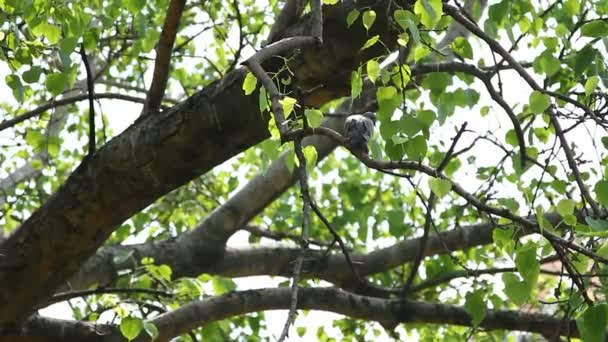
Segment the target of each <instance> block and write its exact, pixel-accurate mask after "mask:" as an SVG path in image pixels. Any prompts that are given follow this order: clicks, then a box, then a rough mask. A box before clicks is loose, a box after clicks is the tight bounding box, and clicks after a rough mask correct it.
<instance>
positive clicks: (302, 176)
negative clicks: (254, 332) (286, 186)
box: [278, 139, 312, 342]
mask: <svg viewBox="0 0 608 342" xmlns="http://www.w3.org/2000/svg"><path fill="white" fill-rule="evenodd" d="M294 150H295V154H296V157H297V158H298V162H299V163H300V166H299V167H298V178H299V180H300V192H301V194H302V238H301V240H302V250H301V251H300V254H299V255H298V258H297V259H296V263H295V265H294V268H293V280H292V283H291V305H290V306H289V313H288V314H287V321H286V322H285V325H284V326H283V331H282V332H281V336H280V337H279V339H278V341H279V342H283V341H284V340H285V338H287V335H288V334H289V327H290V326H291V324H292V323H293V321H294V320H295V317H296V311H297V309H298V289H299V286H298V281H299V279H300V274H301V272H302V264H303V263H304V256H305V255H306V251H307V250H308V238H309V236H310V221H311V213H310V207H311V202H312V201H311V199H310V192H309V191H308V175H307V172H306V157H305V156H304V153H303V152H302V139H297V140H295V141H294Z"/></svg>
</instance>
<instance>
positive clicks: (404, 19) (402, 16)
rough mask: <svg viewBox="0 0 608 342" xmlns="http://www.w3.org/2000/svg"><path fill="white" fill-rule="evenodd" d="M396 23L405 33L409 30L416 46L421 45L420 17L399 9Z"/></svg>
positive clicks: (396, 14) (396, 12) (395, 14)
mask: <svg viewBox="0 0 608 342" xmlns="http://www.w3.org/2000/svg"><path fill="white" fill-rule="evenodd" d="M394 17H395V21H396V22H397V24H399V26H401V28H402V29H403V31H407V30H409V31H410V33H411V34H412V37H413V38H414V41H415V42H416V44H420V32H419V31H418V17H416V15H415V14H414V13H412V12H410V11H406V10H402V9H398V10H396V11H395V13H394Z"/></svg>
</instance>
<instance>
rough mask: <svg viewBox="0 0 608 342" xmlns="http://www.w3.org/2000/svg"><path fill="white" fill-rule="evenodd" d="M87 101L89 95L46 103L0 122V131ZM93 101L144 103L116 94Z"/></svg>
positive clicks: (134, 97) (140, 99) (94, 95)
mask: <svg viewBox="0 0 608 342" xmlns="http://www.w3.org/2000/svg"><path fill="white" fill-rule="evenodd" d="M88 99H89V94H82V95H76V96H70V97H66V98H63V99H61V100H50V101H48V103H47V104H45V105H42V106H40V107H38V108H36V109H33V110H31V111H29V112H27V113H23V114H21V115H19V116H17V117H15V118H12V119H10V120H6V121H2V122H0V131H2V130H5V129H7V128H10V127H13V126H15V125H17V124H20V123H22V122H23V121H25V120H28V119H31V118H34V117H37V116H40V115H42V114H44V113H45V112H46V111H47V110H50V109H53V108H57V107H61V106H65V105H68V104H72V103H76V102H79V101H84V100H88ZM93 99H116V100H123V101H130V102H136V103H144V101H145V99H142V98H141V97H136V96H129V95H123V94H118V93H97V94H93Z"/></svg>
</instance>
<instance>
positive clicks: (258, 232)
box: [242, 224, 330, 247]
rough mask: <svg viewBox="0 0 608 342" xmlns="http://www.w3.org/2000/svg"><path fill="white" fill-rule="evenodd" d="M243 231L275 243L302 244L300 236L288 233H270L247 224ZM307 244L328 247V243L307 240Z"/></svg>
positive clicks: (268, 230)
mask: <svg viewBox="0 0 608 342" xmlns="http://www.w3.org/2000/svg"><path fill="white" fill-rule="evenodd" d="M242 229H243V230H244V231H247V232H249V233H250V234H251V235H255V236H259V237H264V238H267V239H271V240H275V241H281V240H284V239H289V240H293V241H295V242H297V243H302V236H299V235H296V234H289V233H283V232H276V231H271V230H270V229H262V228H259V227H257V226H254V225H251V224H248V225H246V226H244V227H243V228H242ZM308 243H309V244H311V245H317V246H321V247H328V246H330V244H329V243H327V242H324V241H314V240H308Z"/></svg>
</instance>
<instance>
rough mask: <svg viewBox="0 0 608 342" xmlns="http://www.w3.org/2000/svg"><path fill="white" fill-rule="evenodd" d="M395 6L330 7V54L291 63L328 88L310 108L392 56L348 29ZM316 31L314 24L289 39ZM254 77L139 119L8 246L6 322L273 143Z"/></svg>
mask: <svg viewBox="0 0 608 342" xmlns="http://www.w3.org/2000/svg"><path fill="white" fill-rule="evenodd" d="M389 3H391V1H388V0H386V1H378V2H376V1H358V2H356V3H354V2H351V1H346V2H344V3H341V4H339V5H335V6H328V8H327V9H324V11H323V12H324V27H325V28H326V30H324V37H323V41H324V44H323V46H321V47H319V48H312V49H308V50H303V51H301V53H300V54H299V55H298V56H297V57H296V58H294V60H293V65H291V67H292V70H293V71H294V72H295V81H296V82H297V84H298V85H299V86H300V88H302V89H310V88H314V87H316V86H318V85H323V86H322V87H320V88H319V89H318V90H315V91H312V92H310V94H308V95H307V97H306V99H305V101H304V102H305V104H308V105H320V104H322V103H324V102H326V101H327V100H329V99H332V98H335V97H336V96H338V95H339V94H346V93H348V90H349V89H350V87H349V82H348V81H349V75H350V72H351V70H352V69H354V68H355V67H357V66H358V65H359V63H360V62H361V61H364V60H367V59H369V58H373V57H375V56H378V55H380V54H383V53H385V51H386V50H385V49H384V47H381V46H380V45H381V44H376V46H374V47H372V48H368V49H365V50H363V51H361V50H360V48H361V46H362V45H363V44H364V42H365V41H366V40H367V37H368V35H367V33H366V32H365V30H364V29H363V28H362V27H359V28H358V29H350V30H349V29H348V28H347V27H346V24H345V23H346V16H347V14H348V12H349V11H350V9H352V8H353V6H354V5H356V6H358V7H361V6H367V5H370V4H373V6H374V8H375V9H376V10H377V12H379V11H382V12H381V13H385V12H386V10H387V6H388V4H389ZM379 13H380V12H379ZM387 19H388V18H384V16H379V18H378V19H377V20H376V22H375V23H374V27H373V29H372V30H370V32H369V34H379V35H381V39H382V40H384V41H386V42H394V41H395V39H393V38H394V34H395V32H393V31H392V30H391V28H390V25H389V23H388V21H387ZM306 27H307V18H304V19H303V20H301V21H300V22H299V23H298V24H297V25H295V26H294V27H291V28H289V30H288V31H289V32H287V35H293V34H294V32H298V31H302V30H304V29H306ZM320 61H321V62H320ZM273 63H274V69H273ZM269 64H270V65H269V66H265V68H266V69H267V70H277V68H278V66H279V64H278V63H277V61H270V63H269ZM245 73H246V72H245V70H243V69H239V70H235V71H234V72H231V73H229V74H227V75H226V76H225V77H224V78H223V79H221V80H219V81H216V82H214V83H213V84H211V85H210V86H208V87H207V88H205V89H204V90H202V91H201V92H199V93H197V94H195V95H194V96H192V97H191V98H189V99H188V100H186V101H184V102H182V103H180V104H178V105H176V106H174V107H173V108H171V109H169V110H167V111H165V112H163V113H160V114H159V115H154V116H149V117H143V118H140V119H139V120H137V121H136V122H135V123H134V124H133V125H132V126H131V127H129V128H128V129H127V130H126V131H125V132H123V133H122V134H120V135H119V136H117V137H116V138H114V139H112V141H110V142H109V143H107V144H106V145H105V146H104V147H103V148H102V149H100V150H99V151H98V152H97V153H95V154H94V155H93V156H92V157H90V158H87V159H86V160H84V161H83V162H82V163H81V165H80V166H78V168H77V169H76V170H75V171H74V172H73V174H72V175H71V176H70V177H69V178H68V179H67V180H66V181H65V183H64V184H63V186H61V187H60V188H59V189H58V190H57V191H56V193H55V194H54V195H53V196H51V198H49V200H48V201H47V202H46V203H45V204H44V205H43V206H42V207H41V208H40V209H39V210H38V211H36V212H35V213H34V214H33V215H32V216H31V217H30V218H29V219H28V220H27V221H26V222H24V223H23V225H22V226H21V227H20V228H19V229H18V230H17V231H16V232H15V233H14V234H13V235H12V236H10V237H9V238H8V239H6V240H5V241H3V242H2V244H1V245H0V321H19V320H23V319H24V318H26V317H27V316H29V315H30V314H31V313H32V312H33V309H34V307H35V306H36V303H40V302H42V301H43V300H44V299H45V298H47V297H48V296H49V295H50V294H51V293H52V292H53V291H54V290H55V289H56V288H57V287H58V286H59V285H60V284H61V283H62V282H64V281H65V280H66V279H68V278H69V277H70V276H71V275H73V274H74V273H75V272H76V271H77V270H78V268H79V267H80V266H81V265H82V263H83V262H84V261H85V260H86V259H87V258H88V257H90V256H91V255H92V254H93V253H94V252H95V250H96V249H97V248H98V247H99V246H101V244H103V242H104V241H105V240H106V239H107V238H108V237H109V235H110V234H111V233H112V231H113V230H114V229H115V228H116V227H117V226H118V225H119V224H120V223H122V222H123V221H124V220H126V219H128V218H129V217H130V216H132V215H133V214H135V213H137V212H138V211H140V210H142V209H143V208H145V207H146V206H147V205H149V204H150V203H152V202H153V201H154V200H156V199H157V198H159V197H160V196H162V195H164V194H166V193H168V192H169V191H171V190H173V189H175V188H177V187H178V186H181V185H183V184H185V183H186V182H188V181H190V180H191V179H193V178H195V177H197V176H199V175H201V174H203V173H205V172H207V171H209V170H211V169H212V168H213V167H215V166H217V165H219V164H220V163H222V162H223V161H225V160H227V159H228V158H230V157H232V156H234V155H236V154H238V153H240V152H242V151H244V150H245V149H246V148H248V147H250V146H253V145H255V144H257V143H259V142H260V141H262V140H263V139H265V138H266V137H267V136H268V130H267V116H266V115H263V114H262V113H260V112H259V109H258V96H257V93H254V94H252V95H251V96H245V95H244V93H243V91H242V89H241V86H242V82H243V79H244V76H245ZM25 284H27V286H25Z"/></svg>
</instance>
